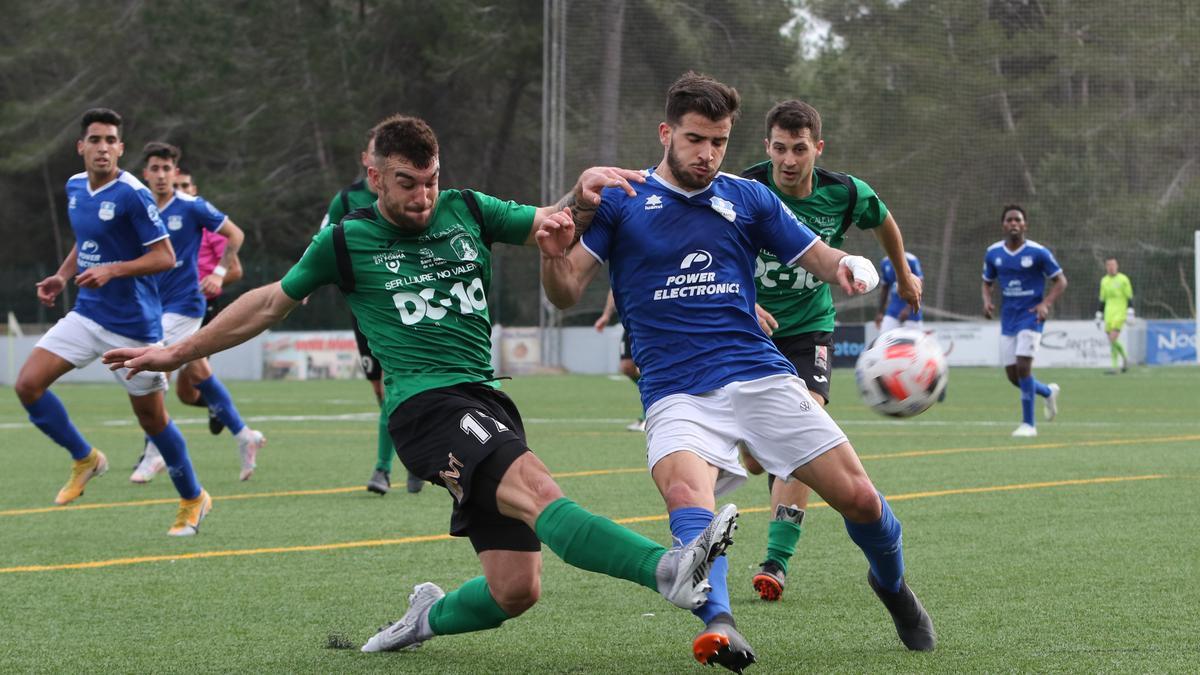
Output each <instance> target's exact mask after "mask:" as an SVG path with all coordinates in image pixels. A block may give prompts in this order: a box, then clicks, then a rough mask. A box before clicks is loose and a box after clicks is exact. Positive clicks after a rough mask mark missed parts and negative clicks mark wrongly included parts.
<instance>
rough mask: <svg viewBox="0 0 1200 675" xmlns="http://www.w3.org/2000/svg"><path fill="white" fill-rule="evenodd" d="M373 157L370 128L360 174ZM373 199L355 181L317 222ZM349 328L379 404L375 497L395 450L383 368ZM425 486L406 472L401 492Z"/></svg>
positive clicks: (371, 484) (362, 182) (366, 186)
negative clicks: (385, 398) (384, 400)
mask: <svg viewBox="0 0 1200 675" xmlns="http://www.w3.org/2000/svg"><path fill="white" fill-rule="evenodd" d="M374 155H375V129H374V128H372V129H371V130H370V131H368V132H367V147H366V148H365V149H364V150H363V152H362V154H361V155H360V156H359V162H360V163H362V166H363V170H364V171H366V170H367V169H368V167H370V166H371V164H372V163H373V162H374ZM376 199H377V197H376V195H375V190H374V189H373V188H372V187H371V184H370V183H369V182H368V181H367V179H366V178H359V179H358V180H356V181H354V182H353V183H351V184H350V185H347V186H346V187H344V188H342V189H341V190H339V191H338V193H337V194H336V195H334V196H333V199H332V200H330V202H329V209H328V210H327V211H326V212H325V218H324V219H323V220H322V221H321V228H320V229H325V228H326V227H329V226H330V225H337V224H338V223H340V222H342V218H344V217H345V216H346V214H347V213H350V212H352V211H354V210H356V209H361V208H365V207H369V206H370V205H371V204H374V203H375V200H376ZM350 326H351V328H353V330H354V341H355V342H356V343H358V362H359V365H360V366H361V367H362V371H363V374H364V375H366V377H367V382H370V383H371V390H372V391H373V392H375V402H376V403H378V404H379V433H378V434H376V447H375V470H374V471H373V472H372V473H371V478H370V480H368V481H367V490H369V491H370V492H374V493H375V494H378V495H386V494H387V493H388V492H390V491H391V489H392V458H393V457H395V456H396V449H395V447H393V446H392V437H391V435H390V434H389V433H388V416H387V411H386V410H385V409H384V407H383V377H384V375H383V366H382V365H381V364H380V363H379V359H376V358H375V354H374V353H373V352H372V351H371V346H370V345H369V344H367V336H366V335H364V334H363V332H362V331H361V330H359V329H358V320H357V319H356V318H355V317H354V315H353V314H351V315H350ZM424 485H425V481H423V480H421V478H420V477H419V476H417V475H416V474H414V473H413V472H411V471H409V472H408V479H407V480H406V481H405V489H407V490H408V491H409V492H410V493H417V492H420V491H421V488H422V487H423V486H424Z"/></svg>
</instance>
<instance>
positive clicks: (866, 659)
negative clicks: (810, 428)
mask: <svg viewBox="0 0 1200 675" xmlns="http://www.w3.org/2000/svg"><path fill="white" fill-rule="evenodd" d="M1036 374H1037V376H1038V377H1039V378H1040V379H1042V380H1043V381H1047V382H1048V381H1057V382H1059V383H1060V384H1061V385H1062V388H1063V389H1062V390H1063V394H1062V401H1061V405H1060V415H1059V418H1058V419H1057V420H1055V421H1054V422H1050V423H1045V422H1042V423H1040V424H1039V431H1040V435H1039V436H1038V437H1037V438H1033V439H1014V438H1011V437H1010V436H1009V434H1010V433H1011V431H1012V430H1013V428H1015V427H1016V425H1017V423H1018V422H1019V400H1018V392H1017V390H1016V389H1015V388H1013V387H1012V386H1010V385H1009V384H1008V383H1007V382H1006V381H1005V380H1004V379H1003V376H1002V374H1001V373H1000V372H999V371H998V370H993V369H966V368H963V369H956V370H955V371H953V373H952V375H951V384H950V390H949V397H948V399H947V401H946V402H945V403H942V404H940V405H938V406H935V407H934V409H932V410H931V411H929V412H927V413H925V414H924V415H921V416H920V417H918V418H916V419H913V420H901V421H895V420H890V419H885V418H882V417H879V416H877V415H875V414H874V413H872V412H871V411H869V410H867V409H866V408H864V407H863V406H862V405H861V403H859V401H858V399H857V395H856V394H855V392H854V383H853V377H852V373H850V372H848V371H837V372H836V374H835V381H834V388H833V393H834V400H833V403H832V404H831V407H830V412H831V413H832V414H833V415H834V417H835V419H837V420H839V421H840V422H841V423H842V424H843V426H844V428H845V429H846V431H847V433H848V435H849V437H850V440H851V442H852V443H853V444H854V445H855V448H856V449H857V451H858V453H859V455H860V456H861V457H862V458H863V463H864V465H865V467H866V469H867V471H868V472H869V473H870V474H871V476H872V478H873V479H874V481H875V483H876V485H877V486H878V487H879V489H880V490H881V491H883V492H884V493H885V494H886V495H888V498H889V499H890V501H891V503H892V505H893V509H894V510H895V512H896V514H897V516H898V517H899V518H900V520H901V521H902V522H903V524H904V544H905V557H906V559H907V563H908V578H909V581H910V583H911V585H912V587H913V588H914V590H916V592H917V593H918V595H920V596H921V598H922V600H923V601H924V603H925V606H926V607H927V608H928V609H929V611H930V613H931V615H932V616H933V619H934V622H935V624H936V626H937V631H938V634H939V644H938V648H937V650H936V651H935V652H933V653H929V654H912V653H908V652H906V651H905V650H904V649H903V647H902V646H901V645H900V643H899V641H898V639H897V638H896V635H895V632H894V630H893V628H892V625H891V622H890V621H889V619H888V617H887V615H886V613H885V611H884V610H883V608H882V606H881V605H879V603H878V601H877V600H876V599H875V597H874V596H873V595H872V593H871V591H870V590H869V589H868V587H867V584H866V582H865V574H866V568H867V566H866V562H865V560H864V559H863V557H862V555H861V553H860V552H859V551H858V550H857V548H855V547H854V546H853V544H851V542H850V541H849V538H848V537H847V536H846V534H845V530H844V528H843V526H842V522H841V519H840V517H838V516H837V515H836V514H835V513H834V512H833V511H832V510H830V509H828V508H826V507H824V506H822V505H820V504H814V505H812V506H810V511H809V515H808V518H807V519H806V520H805V529H804V535H803V537H802V539H801V541H800V548H799V551H798V553H797V555H796V557H795V558H794V559H793V562H792V566H791V571H790V574H789V577H788V586H787V590H786V592H785V595H784V598H783V600H782V601H781V602H779V603H772V604H768V603H763V602H761V601H760V600H758V599H757V595H756V594H755V592H754V591H753V589H752V588H751V585H750V578H751V576H752V574H753V572H754V570H755V569H756V567H757V564H758V563H759V562H760V561H761V559H762V557H763V553H764V548H765V537H766V517H767V516H766V511H767V506H768V498H767V490H766V484H765V481H764V480H763V479H761V478H757V479H752V480H751V481H750V482H749V483H748V484H747V485H746V486H743V487H742V488H741V489H739V490H738V491H737V492H735V493H734V494H732V495H730V496H729V497H727V498H726V499H728V500H731V501H734V502H735V503H737V504H738V505H739V506H740V507H741V509H742V518H741V521H740V523H741V527H740V529H739V530H738V532H737V535H736V543H735V545H734V546H733V548H732V549H730V553H729V556H730V582H729V583H730V589H731V595H732V602H733V608H734V612H735V614H736V616H737V620H738V626H739V628H740V629H741V631H742V632H743V634H744V635H746V636H747V638H748V639H749V641H750V642H751V644H752V645H753V646H754V648H755V649H756V650H757V652H758V657H759V663H758V664H756V665H755V666H753V667H752V668H751V669H750V670H749V671H748V672H755V673H772V672H774V673H798V672H822V673H825V672H870V673H878V672H893V671H902V672H962V671H971V672H981V671H985V672H998V671H1037V672H1101V671H1122V672H1189V671H1190V672H1195V670H1196V668H1197V664H1198V663H1200V610H1198V609H1197V608H1198V607H1200V591H1198V588H1200V584H1198V582H1200V527H1198V526H1197V523H1200V519H1198V517H1197V512H1198V511H1200V480H1198V479H1200V416H1198V415H1197V412H1198V411H1200V405H1198V403H1200V394H1198V393H1197V392H1200V370H1197V369H1194V368H1178V369H1162V368H1160V369H1148V368H1140V369H1135V370H1133V371H1131V372H1130V373H1128V374H1126V375H1122V376H1117V377H1106V376H1104V375H1103V374H1101V373H1100V372H1099V371H1092V370H1039V371H1036ZM230 389H231V391H232V392H233V395H234V397H235V400H236V401H237V404H238V405H239V407H240V408H241V411H242V413H243V415H245V416H246V417H247V418H248V419H249V420H250V421H251V422H250V423H251V425H252V426H254V427H255V428H258V429H261V430H262V431H263V432H264V433H265V434H266V435H267V437H268V439H269V443H268V445H267V447H266V448H265V449H264V450H263V451H262V453H261V454H260V456H259V469H258V471H257V472H256V473H255V475H254V477H253V478H252V479H251V480H250V481H248V482H245V483H242V482H239V481H238V480H237V474H238V466H239V465H238V459H237V451H236V446H235V444H234V441H233V439H232V437H230V436H229V435H228V434H226V435H223V436H221V437H213V436H210V435H209V434H208V432H207V429H206V428H205V424H204V420H202V419H201V418H200V416H199V415H198V414H197V409H195V408H187V407H184V406H182V405H179V404H178V403H177V402H172V403H171V404H170V407H171V410H172V413H173V414H174V415H175V416H176V418H177V419H179V420H180V421H181V428H182V430H183V431H184V434H185V436H186V437H187V439H188V443H189V446H190V450H191V454H192V458H193V461H194V462H195V465H196V468H197V471H198V473H199V475H200V478H201V480H202V481H203V483H204V485H205V487H206V488H207V489H208V490H209V492H210V493H211V494H212V495H213V497H214V499H215V504H214V509H213V511H212V514H211V515H210V516H209V518H208V519H207V520H206V521H205V522H204V523H203V526H202V527H201V530H200V533H199V535H198V536H196V537H193V538H187V539H176V538H171V537H168V536H166V530H167V528H168V527H169V526H170V525H171V522H172V520H173V518H174V513H175V504H176V501H177V498H176V496H175V493H174V491H173V490H172V488H171V485H170V482H169V479H168V478H167V477H166V476H165V475H160V476H159V477H158V478H156V479H155V480H154V482H153V483H151V484H149V485H134V484H131V483H129V482H128V481H127V477H128V474H129V472H130V470H131V469H132V467H133V464H134V462H135V460H136V459H137V455H138V453H139V446H140V444H141V433H140V430H139V429H137V427H136V426H135V425H134V424H133V423H132V415H131V413H130V411H129V407H128V402H127V399H126V397H125V396H124V394H123V392H122V391H121V390H120V389H119V388H117V387H116V386H114V385H112V384H103V385H101V384H97V385H61V386H58V387H56V388H55V391H56V392H57V393H58V394H59V396H60V397H61V398H62V399H63V400H64V402H65V403H66V405H67V408H68V410H69V411H70V413H71V415H72V418H73V419H74V420H75V422H76V423H77V425H78V426H79V428H80V429H81V430H82V432H83V433H84V435H85V437H86V438H88V439H89V441H91V442H92V443H93V444H94V445H96V446H97V447H99V448H101V449H102V450H104V451H105V452H106V453H107V454H108V456H109V459H110V461H111V464H112V467H111V469H110V471H109V473H108V474H107V475H105V476H103V477H101V478H98V479H95V480H94V482H93V483H91V484H89V486H88V489H87V493H86V494H85V495H84V496H83V497H82V498H81V499H79V500H78V501H77V502H76V503H75V504H73V505H71V506H69V507H54V506H53V504H52V500H53V497H54V494H55V492H56V491H57V489H58V488H59V486H60V485H61V483H62V482H63V481H64V480H65V479H66V477H67V475H68V473H69V461H68V460H69V458H68V455H67V454H66V452H65V451H63V450H62V449H60V448H58V447H57V446H54V445H52V444H51V442H50V441H49V440H48V439H46V438H45V437H44V436H43V435H42V434H41V433H40V432H38V431H37V430H36V429H35V428H34V427H33V426H32V425H31V424H29V423H28V422H27V421H26V419H25V414H24V411H23V410H22V409H21V407H20V406H19V405H18V404H17V402H16V400H15V397H11V396H10V397H9V398H8V399H7V400H6V401H5V402H4V403H3V404H2V405H0V434H2V437H0V438H2V440H0V448H2V452H3V470H2V471H0V671H4V672H51V671H54V672H113V673H117V672H121V673H124V672H189V673H196V672H232V671H241V672H359V671H388V672H423V673H451V672H455V673H520V672H549V673H568V672H569V673H596V672H614V673H615V672H620V673H629V672H645V673H668V672H670V673H674V672H683V673H686V672H699V671H696V669H697V668H700V666H699V665H697V664H696V663H695V662H694V661H693V660H692V658H691V655H690V645H691V639H692V637H693V635H694V634H695V632H696V631H697V630H698V629H699V627H700V625H699V622H698V621H697V620H696V619H695V618H694V617H693V616H691V615H690V614H688V613H687V612H684V611H681V610H678V609H675V608H674V607H672V606H670V605H669V604H667V603H666V602H665V601H664V600H662V599H661V598H660V597H659V596H658V595H656V594H655V593H653V592H651V591H649V590H646V589H643V588H641V587H637V586H634V585H632V584H630V583H627V582H623V581H618V580H615V579H609V578H607V577H601V576H597V575H594V574H590V573H586V572H582V571H579V570H576V569H574V568H571V567H568V566H567V565H565V564H564V563H562V562H561V561H559V560H558V559H557V558H556V557H555V556H554V555H553V554H552V553H550V552H549V550H548V549H547V550H545V556H544V573H543V592H542V600H541V602H540V603H539V604H538V605H536V606H535V607H534V608H533V609H532V610H530V611H529V612H528V613H527V614H526V615H524V616H522V617H519V618H517V619H515V620H512V621H510V622H508V623H506V624H505V625H504V626H502V627H501V628H500V629H498V630H495V631H489V632H484V633H478V634H473V635H455V636H445V637H438V638H436V639H434V640H432V641H431V642H429V643H428V644H426V645H425V646H423V647H422V648H420V649H419V650H415V651H411V652H401V653H393V654H361V653H359V652H358V651H357V646H359V645H361V644H362V643H363V642H364V641H365V640H366V639H367V638H368V637H370V635H372V634H373V633H374V632H375V630H376V629H377V628H378V627H380V626H381V625H383V624H385V623H387V622H389V621H391V620H395V619H398V618H399V617H400V615H401V614H403V612H404V610H405V608H406V605H407V594H408V593H409V592H410V591H411V589H412V586H413V585H414V584H417V583H420V582H422V581H434V582H436V583H438V584H439V585H441V586H443V587H444V588H446V589H447V590H450V589H452V588H454V587H455V586H457V585H458V584H460V583H461V582H463V581H465V580H466V579H468V578H470V577H471V576H474V575H476V574H478V571H479V566H478V562H477V560H476V559H475V557H474V555H473V552H472V550H471V547H470V545H469V544H468V543H467V542H466V541H463V540H451V539H448V538H447V537H445V536H444V533H445V532H446V527H447V523H448V513H449V505H450V499H449V497H448V496H447V494H446V493H445V491H444V490H442V489H440V488H436V487H433V486H427V487H426V489H425V490H424V491H423V492H422V493H420V494H418V495H410V494H406V493H405V492H404V480H403V470H402V469H401V468H400V466H399V463H397V470H396V472H395V475H393V479H394V482H395V483H396V484H397V489H395V490H394V491H393V492H392V493H391V494H390V495H388V496H387V497H383V498H381V497H378V496H375V495H372V494H369V493H368V492H366V490H365V489H363V485H364V484H365V482H366V479H367V478H368V477H369V476H370V474H371V469H372V465H373V462H374V448H375V438H374V434H375V428H376V427H375V423H374V420H373V418H372V405H373V399H372V396H371V394H370V392H369V390H368V387H367V385H366V384H365V383H363V382H329V381H322V382H246V383H243V382H231V383H230ZM504 389H505V391H507V392H508V393H509V394H510V395H511V396H512V397H513V398H514V399H515V400H516V402H517V404H518V406H519V407H520V408H521V411H522V414H523V415H524V418H525V422H526V429H527V431H528V436H529V441H530V445H531V446H532V447H533V448H534V450H535V451H536V452H538V454H539V455H540V456H541V457H542V459H543V460H544V461H545V462H546V464H547V465H548V466H549V467H550V469H551V471H553V472H554V473H555V474H556V476H558V481H559V484H560V485H561V486H562V488H563V490H564V491H565V492H566V493H567V495H568V496H570V497H572V498H573V499H575V500H576V501H578V502H580V503H581V504H582V505H584V506H585V507H587V508H589V509H591V510H593V511H595V512H597V513H600V514H603V515H606V516H609V517H611V518H614V519H617V520H620V521H622V522H625V523H627V524H628V525H629V526H630V527H632V528H634V529H636V530H638V531H639V532H642V533H644V534H646V535H647V536H649V537H651V538H653V539H655V540H657V541H660V542H663V543H666V542H668V541H669V533H668V529H667V525H666V520H665V515H664V509H663V506H662V501H661V499H660V497H659V496H658V494H657V491H656V490H655V488H654V486H653V484H652V482H651V480H650V478H649V476H648V473H647V472H646V470H645V464H644V461H645V448H644V444H643V441H644V439H643V437H642V435H641V434H637V433H631V432H628V431H625V424H627V423H628V422H629V421H631V420H632V419H633V418H634V417H635V416H636V414H637V412H638V410H639V406H638V403H637V399H636V394H635V392H634V389H633V386H632V385H631V384H630V383H629V382H628V381H623V380H620V379H615V378H608V377H584V376H537V377H520V378H517V379H516V380H514V381H511V382H505V384H504ZM1038 408H1039V411H1038V413H1039V419H1040V415H1041V410H1040V409H1041V404H1040V402H1039V405H1038ZM815 501H816V499H815V498H814V502H815ZM347 644H349V645H351V646H353V647H355V649H334V648H330V647H336V646H339V645H340V646H345V645H347Z"/></svg>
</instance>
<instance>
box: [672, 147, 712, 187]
mask: <svg viewBox="0 0 1200 675" xmlns="http://www.w3.org/2000/svg"><path fill="white" fill-rule="evenodd" d="M667 167H668V168H670V169H671V173H673V174H675V180H677V181H678V182H679V186H680V187H682V188H684V189H686V190H701V189H704V188H706V187H708V185H709V183H712V180H713V177H714V176H716V175H717V167H713V168H712V169H710V170H709V172H708V175H707V176H705V177H704V178H696V177H695V176H694V175H693V174H692V172H691V171H688V167H686V166H684V164H683V161H682V160H680V159H679V157H678V156H676V155H675V139H671V145H669V146H667Z"/></svg>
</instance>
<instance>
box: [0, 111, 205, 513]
mask: <svg viewBox="0 0 1200 675" xmlns="http://www.w3.org/2000/svg"><path fill="white" fill-rule="evenodd" d="M80 131H81V135H80V138H79V140H78V141H77V142H76V150H77V151H78V152H79V154H80V155H81V156H82V157H83V164H84V168H85V169H86V171H85V172H83V173H79V174H76V175H74V176H72V177H71V179H70V180H68V181H67V214H68V215H69V217H70V219H71V230H72V231H73V232H74V234H75V245H74V246H73V247H72V248H71V252H70V254H68V255H67V258H66V260H64V261H63V263H62V265H61V266H60V267H59V268H58V271H57V272H56V273H55V274H53V275H51V276H49V277H46V278H45V279H43V280H42V281H41V282H39V283H38V285H37V294H38V299H39V300H40V301H41V302H42V304H44V305H46V306H48V307H53V306H54V299H55V298H57V297H58V295H59V294H60V293H62V291H63V289H64V288H65V287H66V285H67V280H68V279H72V278H73V279H74V281H75V284H76V285H77V286H78V287H79V295H78V296H77V297H76V299H75V307H74V308H73V309H72V310H71V311H70V312H69V313H68V314H67V315H66V316H64V317H63V318H62V319H60V320H59V321H58V322H57V323H55V324H54V326H53V327H51V328H50V330H49V331H47V332H46V334H45V335H43V336H42V339H41V340H38V343H37V346H35V347H34V348H33V351H32V352H31V353H30V354H29V358H28V359H26V361H25V364H24V365H23V366H21V372H20V374H19V375H17V383H16V391H17V397H18V398H20V399H21V404H22V405H24V406H25V410H27V411H28V412H29V421H31V422H33V424H34V425H35V426H37V428H38V429H41V431H42V433H44V434H46V435H47V436H49V437H50V439H51V440H53V441H54V442H55V443H58V444H59V445H61V446H62V447H64V448H66V449H67V451H68V452H70V453H71V457H72V458H73V459H74V460H75V465H74V467H73V468H72V470H71V477H70V479H68V480H67V483H66V485H64V486H63V487H62V489H61V490H59V492H58V496H57V497H55V499H54V503H55V504H60V505H61V504H69V503H71V502H73V501H75V499H77V498H78V497H79V496H80V495H82V494H83V490H84V487H85V486H86V485H87V483H88V481H89V480H91V479H92V478H93V477H95V476H99V475H101V474H103V473H104V472H105V471H107V470H108V459H107V458H106V457H105V456H104V453H102V452H100V451H99V450H97V449H96V448H93V447H92V445H91V444H90V443H88V442H87V441H86V440H85V439H84V438H83V435H82V434H80V433H79V430H78V429H77V428H76V427H75V425H74V424H72V423H71V420H70V418H69V417H68V416H67V410H66V408H65V407H64V406H63V404H62V401H60V400H59V398H58V397H57V396H55V395H54V392H52V391H50V385H52V384H54V382H55V381H56V380H58V378H60V377H62V376H63V375H66V374H67V373H68V372H70V371H71V370H72V369H74V368H82V367H84V366H86V365H87V364H89V363H91V362H92V361H95V360H96V357H98V356H100V355H101V354H102V353H104V352H105V351H107V350H109V349H113V348H115V347H135V346H141V345H148V344H153V343H157V342H159V341H160V340H162V335H163V329H162V305H161V303H160V302H159V297H158V283H157V281H156V279H155V277H154V275H155V274H157V273H159V272H163V271H165V270H169V269H171V268H172V266H173V265H174V264H175V253H174V250H173V249H172V247H171V239H170V237H169V236H168V234H167V229H166V228H165V227H164V226H163V221H162V219H160V217H159V213H158V208H157V207H156V206H155V205H154V199H153V197H152V196H151V194H150V192H149V191H148V190H147V189H146V186H144V185H142V183H141V182H140V181H138V179H137V178H134V177H133V176H132V175H130V174H129V173H128V172H126V171H122V170H121V169H120V168H119V167H118V166H117V162H118V160H119V159H120V158H121V155H122V153H124V151H125V144H124V143H122V142H121V116H120V115H118V114H117V113H116V112H114V111H112V110H109V109H107V108H93V109H91V110H88V111H87V112H85V113H84V114H83V119H82V121H81V125H80ZM81 270H82V271H81ZM125 375H126V373H125V372H124V371H118V373H117V379H118V381H120V382H121V383H122V384H123V385H124V386H125V389H126V391H127V392H128V393H129V401H130V403H132V405H133V412H134V414H135V415H136V416H137V419H138V424H139V425H141V427H142V430H143V431H145V432H146V435H147V436H148V437H149V438H150V439H151V440H153V441H154V444H155V445H157V446H158V447H159V448H160V449H161V451H162V456H163V458H164V459H165V461H166V464H167V467H168V468H169V470H170V475H171V482H172V483H174V484H175V489H176V490H177V491H178V492H179V497H180V502H179V511H178V514H177V516H176V518H175V523H174V524H173V525H172V526H171V528H170V529H169V530H167V534H171V535H176V536H188V535H193V534H195V533H196V531H197V530H198V529H199V527H200V521H202V520H203V519H204V517H205V516H207V515H208V512H209V509H211V508H212V498H211V497H209V495H208V492H206V491H205V490H204V488H202V487H201V486H200V481H199V479H197V478H196V473H195V471H194V470H193V469H192V462H191V460H190V459H189V458H188V452H187V443H186V442H185V441H184V439H183V434H181V433H179V429H178V428H177V427H176V426H175V423H174V422H173V421H172V420H171V418H170V416H168V414H167V407H166V405H165V403H164V402H163V392H164V391H166V389H167V378H166V376H165V375H163V374H161V373H131V374H130V375H129V377H126V376H125Z"/></svg>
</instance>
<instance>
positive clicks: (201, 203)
mask: <svg viewBox="0 0 1200 675" xmlns="http://www.w3.org/2000/svg"><path fill="white" fill-rule="evenodd" d="M162 220H163V222H164V223H166V226H167V232H168V233H169V234H170V235H171V246H173V247H174V248H175V267H174V268H172V269H169V270H167V271H165V272H162V273H160V274H159V275H158V294H159V297H160V298H162V311H163V313H164V314H167V313H171V314H181V315H183V316H190V317H200V316H204V307H205V300H204V293H202V292H201V291H200V280H199V278H198V276H199V272H198V271H197V269H196V260H197V257H198V256H199V255H200V241H201V239H202V238H203V237H204V230H208V231H210V232H216V231H217V230H219V229H221V225H223V224H224V223H225V214H224V213H221V212H220V211H219V210H218V209H217V207H215V206H213V205H212V204H210V203H208V202H207V201H205V200H204V199H203V198H201V197H193V196H192V195H189V194H187V193H186V192H180V191H178V190H176V191H175V196H174V197H172V198H171V201H170V202H168V203H167V205H166V206H164V207H163V209H162Z"/></svg>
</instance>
